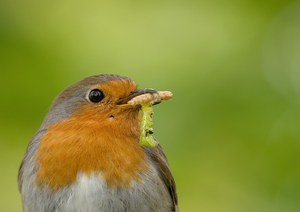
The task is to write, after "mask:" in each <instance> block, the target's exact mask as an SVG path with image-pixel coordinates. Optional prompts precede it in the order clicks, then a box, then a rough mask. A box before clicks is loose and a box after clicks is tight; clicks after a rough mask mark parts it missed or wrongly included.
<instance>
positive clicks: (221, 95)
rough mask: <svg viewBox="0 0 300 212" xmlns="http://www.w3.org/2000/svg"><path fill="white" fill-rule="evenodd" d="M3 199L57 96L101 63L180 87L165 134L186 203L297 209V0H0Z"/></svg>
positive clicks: (253, 211)
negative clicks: (31, 140) (26, 150)
mask: <svg viewBox="0 0 300 212" xmlns="http://www.w3.org/2000/svg"><path fill="white" fill-rule="evenodd" d="M0 58H1V59H0V61H1V62H0V70H1V75H0V95H1V105H0V124H1V125H0V126H1V127H0V167H1V174H0V188H1V189H0V211H16V212H17V211H21V200H20V195H19V193H18V191H17V172H18V167H19V164H20V161H21V159H22V157H23V154H24V152H25V148H26V146H27V144H28V142H29V140H30V138H31V136H32V135H33V134H34V133H35V131H36V130H37V129H38V127H39V125H40V123H41V122H42V120H43V117H44V115H45V114H46V112H47V109H48V107H49V105H50V104H51V101H52V100H53V98H54V97H55V96H56V95H57V94H58V93H59V92H60V91H61V90H62V89H63V88H65V87H66V86H68V85H69V84H71V83H73V82H76V81H78V80H80V79H82V78H83V77H86V76H89V75H93V74H98V73H115V74H121V75H126V76H129V77H131V78H132V79H134V80H135V81H136V82H137V83H138V84H139V86H140V87H141V88H145V87H152V88H155V89H159V90H171V91H173V92H174V100H173V101H171V102H166V103H163V104H161V105H159V106H157V107H156V108H155V112H156V114H155V129H156V137H157V138H158V139H159V140H160V143H161V144H162V145H163V147H164V149H165V152H166V154H167V156H168V159H169V161H170V164H171V167H172V170H173V174H174V177H175V179H176V182H177V187H178V195H179V205H180V208H181V211H188V212H190V211H191V212H193V211H204V212H241V211H242V212H282V211H284V212H293V211H295V212H296V211H297V212H298V211H300V165H299V163H300V107H299V106H300V98H299V97H300V2H299V1H291V0H285V1H274V0H273V1H264V0H262V1H259V0H244V1H238V0H227V1H221V0H219V1H218V0H213V1H207V0H206V1H205V0H199V1H177V0H173V1H168V0H160V1H157V0H154V1H134V0H132V1H79V0H72V1H67V0H63V1H56V0H54V1H37V0H27V1H18V0H1V1H0Z"/></svg>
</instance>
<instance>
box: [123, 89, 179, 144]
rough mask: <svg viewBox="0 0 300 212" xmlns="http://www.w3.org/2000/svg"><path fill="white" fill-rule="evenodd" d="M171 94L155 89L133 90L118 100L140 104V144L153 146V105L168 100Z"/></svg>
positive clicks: (154, 142)
mask: <svg viewBox="0 0 300 212" xmlns="http://www.w3.org/2000/svg"><path fill="white" fill-rule="evenodd" d="M172 96H173V94H172V92H170V91H156V90H153V89H143V90H136V91H133V92H132V93H131V94H129V95H128V96H126V97H124V98H122V99H120V100H119V102H118V104H120V105H124V104H125V105H132V106H136V105H140V106H141V114H142V115H141V123H140V144H141V145H142V146H151V147H155V146H157V145H158V141H157V140H156V139H155V138H154V136H153V134H154V130H153V107H152V106H153V105H156V104H159V103H160V102H161V101H162V100H169V99H171V98H172Z"/></svg>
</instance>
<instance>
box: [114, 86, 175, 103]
mask: <svg viewBox="0 0 300 212" xmlns="http://www.w3.org/2000/svg"><path fill="white" fill-rule="evenodd" d="M172 96H173V94H172V92H170V91H156V90H154V89H149V88H146V89H142V90H135V91H133V92H132V93H131V94H129V95H128V96H126V97H124V98H122V99H120V100H119V101H118V104H129V105H145V104H148V105H156V104H159V103H160V102H161V101H162V100H169V99H171V98H172Z"/></svg>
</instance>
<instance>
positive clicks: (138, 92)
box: [117, 88, 160, 105]
mask: <svg viewBox="0 0 300 212" xmlns="http://www.w3.org/2000/svg"><path fill="white" fill-rule="evenodd" d="M147 93H149V94H158V93H157V91H156V90H154V89H149V88H146V89H141V90H135V91H133V92H131V93H130V94H129V95H128V96H126V97H124V98H121V99H119V101H118V102H117V104H118V105H122V104H127V103H128V101H130V100H131V99H133V98H134V97H137V96H140V95H143V94H147ZM159 103H160V101H157V102H154V103H153V105H154V104H159Z"/></svg>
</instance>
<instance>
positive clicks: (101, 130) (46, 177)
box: [18, 74, 178, 212]
mask: <svg viewBox="0 0 300 212" xmlns="http://www.w3.org/2000/svg"><path fill="white" fill-rule="evenodd" d="M153 96H156V98H154V97H153ZM157 96H158V97H161V98H157ZM163 98H164V94H163V92H162V93H159V92H157V91H155V90H152V89H144V90H137V86H136V84H135V83H134V81H132V80H131V79H129V78H127V77H123V76H118V75H111V74H100V75H96V76H91V77H88V78H85V79H83V80H82V81H79V82H77V83H75V84H73V85H71V86H70V87H68V88H66V89H65V90H64V91H63V92H62V93H60V94H59V95H58V96H57V97H56V99H55V100H54V102H53V104H52V106H51V108H50V110H49V112H48V114H47V115H46V117H45V119H44V121H43V123H42V125H41V127H40V129H39V130H38V131H37V133H36V134H35V135H34V137H33V138H32V140H31V142H30V144H29V146H28V148H27V151H26V154H25V156H24V159H23V161H22V163H21V166H20V170H19V176H18V185H19V191H20V193H21V195H22V202H23V210H24V212H106V211H107V212H108V211H113V212H123V211H124V212H125V211H126V212H147V211H155V212H156V211H158V212H170V211H178V206H177V194H176V186H175V182H174V179H173V177H172V174H171V171H170V168H169V166H168V163H167V159H166V156H165V155H164V153H163V150H162V148H161V146H160V145H159V144H158V145H157V144H156V145H142V144H141V143H140V139H141V119H142V115H141V111H142V106H143V104H144V103H147V102H148V103H149V102H150V103H149V104H151V106H152V105H154V104H157V103H158V102H159V101H160V100H161V99H163ZM167 98H168V97H166V96H165V99H167ZM147 133H148V134H152V133H153V132H152V131H148V132H147ZM146 136H147V135H146Z"/></svg>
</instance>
